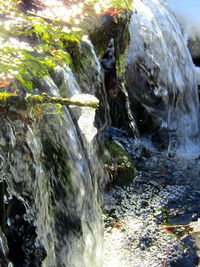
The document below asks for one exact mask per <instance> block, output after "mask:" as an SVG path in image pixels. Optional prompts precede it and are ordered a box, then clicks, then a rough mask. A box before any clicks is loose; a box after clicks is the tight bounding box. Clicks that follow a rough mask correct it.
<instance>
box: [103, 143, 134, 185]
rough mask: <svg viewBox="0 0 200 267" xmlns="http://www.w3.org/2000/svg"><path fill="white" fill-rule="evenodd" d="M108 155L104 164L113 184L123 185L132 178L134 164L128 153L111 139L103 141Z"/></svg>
mask: <svg viewBox="0 0 200 267" xmlns="http://www.w3.org/2000/svg"><path fill="white" fill-rule="evenodd" d="M105 146H106V148H107V149H108V155H107V156H106V159H105V166H106V168H107V170H108V172H109V174H110V177H111V180H112V182H113V183H114V184H116V185H119V186H123V185H124V184H126V183H128V182H130V181H131V180H133V178H134V177H135V174H136V169H135V164H134V162H133V161H132V159H131V158H130V156H129V155H128V153H127V152H126V151H125V150H124V149H123V148H122V147H121V146H119V145H117V144H116V143H114V142H113V141H108V140H107V141H105Z"/></svg>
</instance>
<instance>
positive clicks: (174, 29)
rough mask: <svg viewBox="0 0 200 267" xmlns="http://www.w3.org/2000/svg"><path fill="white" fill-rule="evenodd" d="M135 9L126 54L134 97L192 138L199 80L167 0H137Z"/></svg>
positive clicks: (176, 130) (177, 131) (195, 129)
mask: <svg viewBox="0 0 200 267" xmlns="http://www.w3.org/2000/svg"><path fill="white" fill-rule="evenodd" d="M134 7H135V12H134V13H133V15H132V18H131V22H130V26H129V29H130V38H131V40H130V45H129V48H128V52H127V56H126V66H127V67H126V82H127V90H128V93H129V96H130V98H131V97H132V98H133V97H136V98H137V99H138V100H139V101H140V102H141V103H142V104H143V105H144V106H145V107H146V109H147V110H148V111H149V112H150V113H152V114H154V115H155V116H156V120H157V122H158V124H160V125H161V124H163V125H165V126H167V128H168V129H169V130H170V131H173V132H174V133H175V134H177V135H181V134H182V132H183V131H184V132H185V134H186V135H188V136H193V135H194V134H197V132H198V123H197V121H198V115H197V114H198V111H197V109H198V102H197V81H196V76H195V71H194V65H193V62H192V59H191V56H190V53H189V50H188V49H187V47H186V45H185V42H184V40H183V38H182V34H181V31H180V28H179V26H178V24H177V22H176V20H175V17H174V16H173V14H172V13H171V11H170V10H169V8H168V7H167V5H166V3H165V2H164V1H155V2H153V1H150V0H147V1H140V0H136V1H135V2H134ZM188 114H190V115H191V119H190V121H188V118H187V116H188ZM176 118H178V121H177V119H176ZM186 121H187V123H186ZM189 124H190V126H189V127H188V126H187V125H189Z"/></svg>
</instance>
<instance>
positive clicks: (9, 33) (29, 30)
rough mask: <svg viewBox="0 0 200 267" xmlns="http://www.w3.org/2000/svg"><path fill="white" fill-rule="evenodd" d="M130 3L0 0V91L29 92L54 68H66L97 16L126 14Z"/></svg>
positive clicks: (117, 1)
mask: <svg viewBox="0 0 200 267" xmlns="http://www.w3.org/2000/svg"><path fill="white" fill-rule="evenodd" d="M131 3H132V1H131V0H126V1H122V0H108V1H100V0H99V1H94V0H84V1H81V2H80V1H58V0H57V1H50V0H41V1H40V0H32V1H31V0H30V1H27V0H18V1H16V0H7V1H5V0H4V1H2V0H1V1H0V17H1V21H0V57H1V64H0V90H7V91H9V92H17V91H18V88H21V89H23V90H28V91H32V90H34V88H36V87H37V85H38V81H39V80H40V79H42V78H43V77H44V76H45V75H46V74H47V73H48V72H49V71H50V70H51V69H52V68H54V67H55V66H56V65H65V64H70V62H71V56H72V57H73V56H74V55H75V54H77V51H78V46H79V43H80V41H81V39H82V37H83V36H84V35H87V34H88V33H89V32H91V31H93V30H94V29H95V27H96V26H97V24H98V21H99V18H100V16H101V12H103V11H105V10H108V9H111V8H112V10H115V9H122V10H124V9H126V10H128V9H130V5H131ZM120 12H121V11H120ZM111 16H113V14H111Z"/></svg>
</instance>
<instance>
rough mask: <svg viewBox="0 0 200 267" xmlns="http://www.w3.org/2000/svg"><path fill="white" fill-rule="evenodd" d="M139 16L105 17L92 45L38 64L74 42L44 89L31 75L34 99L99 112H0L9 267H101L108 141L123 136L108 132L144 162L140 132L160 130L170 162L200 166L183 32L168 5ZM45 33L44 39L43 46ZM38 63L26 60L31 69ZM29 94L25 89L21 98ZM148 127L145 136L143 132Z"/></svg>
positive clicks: (0, 233) (141, 1) (158, 0)
mask: <svg viewBox="0 0 200 267" xmlns="http://www.w3.org/2000/svg"><path fill="white" fill-rule="evenodd" d="M33 2H34V3H35V1H33ZM36 2H37V1H36ZM41 8H42V7H41ZM132 8H133V10H132V13H131V14H130V13H129V12H122V10H121V9H120V10H118V13H117V12H116V13H117V14H114V13H112V12H113V11H112V12H111V10H108V12H107V13H106V12H102V13H101V14H104V13H105V15H101V16H103V17H102V20H101V18H99V17H100V15H98V16H99V17H98V16H97V17H98V19H97V21H98V23H99V24H100V25H99V24H97V25H96V24H95V27H94V28H95V30H94V33H91V35H90V36H89V37H86V36H82V39H81V40H79V41H80V42H78V41H77V40H76V41H74V43H73V38H72V40H71V39H70V38H69V36H67V38H66V40H64V42H63V43H62V42H61V40H62V38H61V39H60V40H59V41H60V42H61V43H62V45H61V47H59V49H60V50H59V49H58V51H56V49H57V43H56V44H54V46H55V47H54V46H52V47H51V49H48V50H47V51H46V50H45V52H44V51H43V52H44V55H42V56H41V58H40V57H39V59H42V57H46V54H48V53H50V52H52V53H55V54H52V55H51V54H50V57H49V60H50V59H52V58H53V57H54V56H55V57H56V56H59V53H60V52H61V50H62V49H63V51H64V49H65V48H66V47H65V45H66V43H65V41H66V42H68V41H69V47H68V49H69V51H70V52H71V54H70V52H69V51H67V53H69V55H66V54H67V53H66V51H64V52H63V51H62V52H63V53H61V54H62V56H65V57H64V58H65V59H68V60H69V58H70V60H71V62H70V60H69V63H68V65H67V63H66V62H64V63H63V62H62V63H63V64H61V65H62V66H58V65H57V66H56V67H55V68H53V67H52V66H54V64H52V62H51V60H50V61H48V63H49V62H50V63H49V64H50V66H51V67H52V68H51V70H49V69H48V74H45V75H46V76H45V77H43V78H42V79H40V80H39V81H38V80H37V83H34V82H35V77H34V75H35V74H32V73H31V74H30V75H29V72H28V71H27V73H26V75H28V76H27V77H28V78H30V77H31V78H30V79H32V80H33V84H34V86H35V87H36V85H35V84H37V87H38V88H33V91H32V92H31V93H33V94H34V93H37V94H41V93H47V94H48V95H50V96H58V97H67V98H71V99H73V100H77V99H79V98H80V97H81V100H85V99H86V100H88V99H92V100H93V99H94V100H95V101H96V98H97V99H98V100H99V108H98V110H96V111H95V110H92V109H90V108H86V107H84V108H80V107H74V106H70V107H61V106H60V105H51V104H44V105H36V106H27V105H26V106H23V107H21V106H18V107H16V106H15V105H10V106H6V107H5V106H2V105H0V116H1V131H0V149H1V150H0V211H1V216H0V223H1V228H2V229H1V230H0V265H2V267H12V266H14V267H23V266H38V267H41V266H42V267H101V266H102V247H103V244H102V243H103V224H102V210H101V205H102V188H103V187H104V186H105V184H106V183H107V181H108V173H107V171H106V170H105V166H104V163H103V156H104V153H105V151H104V150H105V147H104V139H103V137H104V133H105V131H106V130H107V129H108V128H109V127H110V126H113V127H116V128H112V127H111V129H109V130H108V131H107V132H106V134H107V136H108V139H110V140H111V141H113V140H114V141H116V143H117V142H118V145H120V146H121V148H122V150H123V148H124V147H125V146H126V149H127V151H128V152H129V154H131V156H133V157H134V156H135V158H137V159H140V156H141V153H142V152H141V151H140V144H138V142H137V138H136V137H137V132H140V133H142V134H144V135H145V134H146V135H148V132H149V131H150V132H151V130H152V131H154V130H158V129H159V131H160V132H162V133H163V132H167V135H168V136H167V137H169V144H168V152H169V154H170V155H178V156H182V157H188V158H197V157H198V156H199V138H200V136H199V135H200V132H199V128H200V125H199V99H198V77H197V73H196V70H195V66H194V64H193V61H192V58H191V55H190V52H189V50H188V48H187V44H186V42H185V40H184V37H183V35H182V32H181V28H180V26H179V25H178V23H177V21H176V18H175V16H174V15H173V13H172V12H171V10H170V8H169V6H168V5H167V3H166V1H165V0H134V2H133V7H132ZM118 15H119V16H118ZM34 16H35V14H34ZM99 21H100V22H99ZM40 23H41V22H40ZM45 23H47V21H46V20H45ZM22 24H23V23H22ZM24 24H25V22H24ZM109 26H110V28H109ZM111 26H112V27H111ZM23 27H24V25H23ZM52 27H53V26H52ZM56 27H57V25H56ZM30 28H31V27H30ZM36 28H37V27H36ZM39 28H40V27H39ZM41 28H42V27H41ZM23 29H24V28H23ZM47 29H48V28H44V29H43V28H42V30H41V33H40V34H41V36H42V37H41V42H43V41H44V40H43V39H45V38H43V37H44V36H43V35H44V32H45V30H47ZM54 30H55V29H54ZM56 30H58V28H56ZM65 30H66V29H65ZM27 31H28V30H27ZM95 31H96V32H95ZM36 33H37V32H36ZM36 33H34V34H35V35H37V34H36ZM53 33H54V34H55V33H57V31H53ZM102 33H103V34H102ZM104 33H105V34H104ZM48 34H49V35H50V33H48ZM35 35H34V36H35ZM38 36H39V35H38ZM38 36H37V37H35V38H36V40H35V42H37V41H38V40H37V38H39V37H38ZM54 36H55V35H53V37H52V38H54ZM61 36H62V35H61ZM62 37H63V36H62ZM29 38H30V36H29ZM48 38H49V37H48ZM48 38H47V44H46V46H47V47H48V44H49V42H50V41H49V40H50V39H48ZM68 38H69V40H68ZM78 38H80V37H78ZM95 38H96V41H95ZM98 38H100V39H98ZM101 38H102V39H101ZM22 39H23V40H24V39H25V38H24V36H22ZM63 39H64V38H63ZM90 39H91V40H90ZM2 40H3V39H2ZM0 41H1V40H0ZM29 41H30V40H29ZM62 41H63V40H62ZM104 41H105V43H104ZM27 42H28V41H27ZM39 42H40V41H38V43H39ZM71 42H72V43H71ZM18 43H19V44H20V41H18ZM4 44H5V43H4ZM59 45H60V44H59ZM73 45H75V46H76V47H75V48H74V47H73ZM46 46H44V47H45V49H46ZM66 46H67V45H66ZM17 49H18V48H17ZM17 49H16V50H17ZM31 49H32V47H31ZM7 50H8V52H9V51H10V50H9V49H7ZM7 50H5V51H7ZM5 51H4V52H5ZM96 51H98V53H97V52H96ZM47 52H48V53H47ZM57 52H58V53H57ZM34 53H35V52H33V50H30V51H28V53H27V55H28V56H29V57H30V58H31V60H33V58H34V57H33V55H34ZM20 55H21V54H20ZM27 55H26V56H27ZM6 56H7V55H6ZM68 56H69V57H68ZM58 58H59V60H60V57H58ZM57 60H58V59H56V60H55V62H60V61H57ZM62 60H63V58H62ZM7 61H8V56H7V57H6V60H5V62H6V63H7ZM30 62H31V61H30ZM36 62H37V60H36ZM41 62H43V61H41ZM41 62H40V64H41ZM44 62H45V61H44ZM44 62H43V63H44ZM55 62H53V63H55ZM23 63H24V62H23ZM37 63H38V62H37ZM65 63H66V64H65ZM34 64H36V63H35V62H34ZM120 64H121V65H120ZM35 66H37V68H38V69H39V67H38V66H40V65H37V64H36V65H35ZM48 68H50V67H49V65H48ZM38 69H37V71H36V72H35V73H36V74H37V72H38ZM45 71H46V69H45ZM45 73H46V72H45ZM31 75H32V76H33V77H32V76H31ZM2 77H3V76H2ZM39 77H41V76H39ZM28 78H27V79H28ZM37 78H38V77H37ZM22 81H24V80H23V79H22ZM7 84H8V87H9V86H10V80H9V79H8V80H4V81H3V82H2V81H0V87H1V86H5V85H7ZM3 88H4V87H3ZM9 89H10V88H8V91H9ZM11 89H12V88H11ZM14 89H15V88H14ZM17 90H18V88H17ZM25 92H27V91H26V88H24V89H23V90H22V89H21V87H20V88H19V91H18V92H17V93H19V94H21V95H22V96H23V95H24V94H25ZM134 118H135V119H136V123H138V125H136V124H135V122H134ZM143 119H144V120H145V124H143V125H144V126H143V127H144V128H145V127H146V128H145V131H144V129H142V130H141V129H140V125H139V122H140V121H142V120H143ZM135 125H136V126H137V127H135ZM136 128H138V129H139V130H138V131H137V129H136ZM113 129H114V130H113ZM109 131H110V132H109ZM106 134H105V136H106ZM164 138H165V136H164ZM166 139H167V138H166ZM110 140H109V141H110ZM162 141H163V142H166V140H164V139H163V140H162ZM167 142H168V139H167ZM150 145H151V147H152V150H153V149H154V151H155V148H154V147H153V144H152V143H151V144H150ZM137 150H138V153H137V155H136V151H137ZM147 150H148V149H147ZM140 152H141V153H140ZM147 154H148V151H147ZM149 154H150V153H149ZM110 157H112V156H110ZM130 160H131V159H130ZM154 160H155V162H156V160H157V159H156V158H154ZM121 171H122V172H123V171H124V168H121ZM163 172H164V173H165V169H163ZM131 175H132V174H131ZM131 178H132V177H131ZM136 191H137V189H136Z"/></svg>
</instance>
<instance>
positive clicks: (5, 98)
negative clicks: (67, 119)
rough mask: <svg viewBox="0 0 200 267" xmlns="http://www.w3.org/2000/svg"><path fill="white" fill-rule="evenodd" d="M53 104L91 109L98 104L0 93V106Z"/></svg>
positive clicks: (41, 96) (60, 98) (42, 95)
mask: <svg viewBox="0 0 200 267" xmlns="http://www.w3.org/2000/svg"><path fill="white" fill-rule="evenodd" d="M23 103H24V104H31V105H35V104H47V103H50V104H55V105H59V108H60V105H73V106H79V107H91V108H94V109H96V108H98V102H97V101H96V102H95V101H85V102H82V101H74V100H71V99H68V98H62V97H52V96H49V95H47V94H44V93H43V94H41V95H32V94H27V95H26V96H21V95H17V94H9V93H6V92H4V93H0V104H1V105H10V104H15V105H20V104H23Z"/></svg>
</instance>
